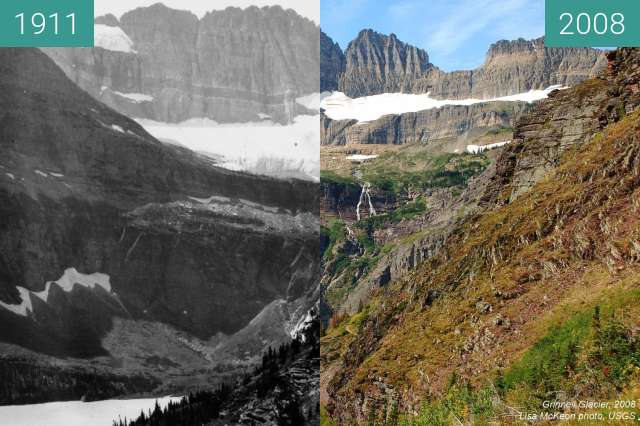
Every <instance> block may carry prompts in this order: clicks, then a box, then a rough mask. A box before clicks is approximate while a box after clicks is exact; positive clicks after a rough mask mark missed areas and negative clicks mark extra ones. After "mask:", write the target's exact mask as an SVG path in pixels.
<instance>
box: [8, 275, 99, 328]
mask: <svg viewBox="0 0 640 426" xmlns="http://www.w3.org/2000/svg"><path fill="white" fill-rule="evenodd" d="M52 282H55V283H56V284H58V285H59V286H60V287H61V288H62V290H64V291H65V292H67V293H68V292H70V291H71V290H73V287H74V286H75V285H80V286H83V287H87V288H94V287H95V286H100V287H102V288H104V289H105V290H106V291H108V292H111V282H110V279H109V275H107V274H101V273H98V272H96V273H94V274H91V275H87V274H82V273H80V272H78V271H77V270H76V269H75V268H69V269H67V270H66V271H64V274H63V275H62V276H61V277H60V278H58V280H56V281H49V282H47V283H46V285H45V288H44V290H43V291H38V292H35V291H30V290H27V289H26V288H24V287H20V286H16V288H17V289H18V292H19V293H20V299H21V300H22V302H21V303H20V304H17V305H16V304H13V305H12V304H9V303H4V302H2V301H0V307H3V308H5V309H8V310H9V311H11V312H13V313H15V314H17V315H21V316H24V317H26V316H27V314H28V313H29V312H33V305H32V303H31V296H36V297H38V298H39V299H41V300H42V301H44V302H47V300H48V299H49V290H50V289H51V283H52Z"/></svg>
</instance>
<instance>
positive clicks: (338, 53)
mask: <svg viewBox="0 0 640 426" xmlns="http://www.w3.org/2000/svg"><path fill="white" fill-rule="evenodd" d="M320 60H321V61H322V62H321V65H320V93H322V92H327V91H333V90H338V82H339V80H340V74H342V70H343V69H344V66H345V58H344V53H343V52H342V49H341V48H340V45H339V44H338V43H334V42H333V40H331V38H330V37H329V36H328V35H326V34H325V33H324V31H320Z"/></svg>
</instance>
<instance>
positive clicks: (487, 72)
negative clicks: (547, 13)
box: [415, 38, 606, 99]
mask: <svg viewBox="0 0 640 426" xmlns="http://www.w3.org/2000/svg"><path fill="white" fill-rule="evenodd" d="M605 62H606V61H605V58H604V53H603V52H601V51H598V50H595V49H583V48H546V47H545V46H544V38H538V39H535V40H524V39H518V40H514V41H507V40H501V41H499V42H497V43H495V44H493V45H491V47H490V48H489V51H488V53H487V57H486V60H485V63H484V64H483V65H482V66H481V67H479V68H477V69H475V70H472V71H458V72H452V73H443V72H441V71H439V70H433V71H432V72H430V73H427V74H426V75H425V76H424V77H422V78H421V80H420V82H418V83H416V85H415V90H416V92H417V93H427V92H430V93H431V94H432V95H433V96H435V97H438V98H440V99H466V98H476V99H490V98H496V97H500V96H507V95H512V94H515V93H524V92H528V91H529V90H534V89H544V88H547V87H549V86H553V85H562V86H573V85H575V84H577V83H579V82H581V81H583V80H586V79H588V78H590V77H594V76H595V75H596V74H597V73H598V71H600V70H602V68H603V67H604V65H605Z"/></svg>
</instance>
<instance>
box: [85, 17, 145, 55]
mask: <svg viewBox="0 0 640 426" xmlns="http://www.w3.org/2000/svg"><path fill="white" fill-rule="evenodd" d="M94 45H95V47H102V48H103V49H105V50H111V51H114V52H126V53H137V52H136V51H135V50H133V42H132V41H131V39H130V38H129V36H128V35H127V34H126V33H125V32H124V31H123V30H122V28H120V27H110V26H108V25H102V24H95V25H94Z"/></svg>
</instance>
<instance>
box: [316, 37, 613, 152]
mask: <svg viewBox="0 0 640 426" xmlns="http://www.w3.org/2000/svg"><path fill="white" fill-rule="evenodd" d="M325 46H326V48H323V49H322V52H321V55H322V57H321V73H322V74H323V75H326V76H329V75H332V76H333V75H335V74H336V66H337V65H338V64H339V63H340V61H338V60H335V59H334V58H335V57H338V56H339V55H338V54H337V52H336V51H335V49H336V45H334V44H333V42H332V41H331V40H330V39H329V38H328V37H327V38H326V41H325ZM330 46H332V47H333V48H332V49H330V48H329V47H330ZM345 58H346V60H345V64H344V67H343V69H342V71H341V73H340V76H339V78H338V84H337V89H334V90H339V91H342V92H344V93H346V94H347V95H349V96H350V97H360V96H370V95H376V94H380V93H389V92H405V93H416V94H420V93H430V94H431V96H433V97H434V98H438V99H469V98H475V99H495V98H498V97H501V96H507V95H513V94H517V93H524V92H527V91H529V90H535V89H545V88H547V87H550V86H552V85H561V86H572V85H575V84H577V83H579V82H581V81H583V80H585V79H587V78H590V77H593V76H595V75H596V74H597V72H598V71H599V70H601V69H602V68H603V67H604V66H605V62H606V60H605V58H604V53H603V52H601V51H598V50H594V49H574V48H546V47H544V39H543V38H539V39H536V40H530V41H529V40H523V39H519V40H515V41H506V40H503V41H499V42H497V43H495V44H493V45H492V46H491V47H490V49H489V51H488V53H487V58H486V61H485V63H484V64H483V65H482V66H481V67H479V68H477V69H475V70H469V71H455V72H449V73H447V72H443V71H442V70H440V69H438V68H437V67H436V66H434V65H432V64H430V63H429V62H428V56H427V53H426V52H424V51H423V50H420V49H417V48H415V47H413V46H410V45H407V44H405V43H403V42H401V41H399V40H398V39H397V38H396V37H395V35H393V34H392V35H390V36H385V35H382V34H378V33H376V32H374V31H372V30H365V31H362V32H361V33H360V34H359V35H358V37H357V38H356V39H355V40H354V41H352V42H351V43H350V44H349V46H348V47H347V50H346V52H345ZM329 80H330V79H329V78H328V77H327V81H329ZM331 81H333V80H331ZM327 87H334V86H331V85H329V84H328V83H327ZM527 109H528V107H527V106H526V105H524V104H515V105H509V104H503V103H490V104H483V105H472V106H447V107H444V108H440V109H436V110H427V111H420V112H417V113H408V114H401V115H396V116H387V117H382V118H380V119H378V120H375V121H373V122H368V123H358V125H357V126H355V124H356V122H355V121H346V120H345V121H333V120H330V119H328V118H327V117H322V124H321V144H323V145H343V144H348V143H349V144H351V143H353V144H358V143H383V144H403V143H411V142H418V141H422V142H424V141H428V140H432V139H440V138H446V137H455V136H459V135H461V134H464V133H465V132H466V131H468V130H469V129H471V128H477V127H492V126H512V125H513V121H514V120H515V119H516V118H517V117H518V116H519V115H520V114H521V113H522V112H523V111H526V110H527Z"/></svg>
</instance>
